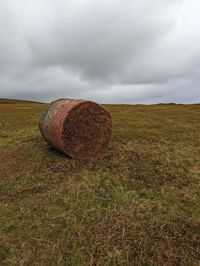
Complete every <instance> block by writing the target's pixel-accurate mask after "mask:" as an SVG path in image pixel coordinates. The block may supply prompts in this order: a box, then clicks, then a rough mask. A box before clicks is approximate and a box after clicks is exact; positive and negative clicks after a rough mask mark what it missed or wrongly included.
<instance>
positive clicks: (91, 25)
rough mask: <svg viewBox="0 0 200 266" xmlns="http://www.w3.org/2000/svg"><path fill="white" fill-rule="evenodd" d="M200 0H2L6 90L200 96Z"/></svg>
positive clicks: (1, 93) (125, 99)
mask: <svg viewBox="0 0 200 266" xmlns="http://www.w3.org/2000/svg"><path fill="white" fill-rule="evenodd" d="M199 14H200V1H199V0H57V1H55V0H0V97H1V98H23V99H33V100H40V101H49V100H52V99H55V98H60V97H68V98H88V99H91V100H95V101H97V102H105V103H109V102H111V103H156V102H183V103H186V102H191V103H192V102H200V15H199Z"/></svg>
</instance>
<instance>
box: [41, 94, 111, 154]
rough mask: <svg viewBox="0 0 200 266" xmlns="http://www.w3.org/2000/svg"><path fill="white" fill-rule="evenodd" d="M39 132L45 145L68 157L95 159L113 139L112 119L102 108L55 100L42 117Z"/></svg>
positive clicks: (65, 100) (96, 105)
mask: <svg viewBox="0 0 200 266" xmlns="http://www.w3.org/2000/svg"><path fill="white" fill-rule="evenodd" d="M39 129H40V132H41V134H42V135H43V137H44V139H45V140H46V141H47V143H48V144H49V145H50V146H51V147H53V148H55V149H57V150H59V151H61V152H63V153H65V154H66V155H68V156H70V157H71V158H85V159H88V158H92V157H97V156H98V155H100V154H102V153H103V152H105V151H106V149H107V147H108V145H109V142H110V140H111V136H112V118H111V115H110V113H109V112H108V111H107V110H106V109H105V108H104V107H102V106H101V105H99V104H97V103H94V102H91V101H86V100H69V99H58V100H56V101H53V102H52V103H51V104H50V106H49V108H48V109H47V110H46V111H44V112H43V113H42V114H41V117H40V121H39Z"/></svg>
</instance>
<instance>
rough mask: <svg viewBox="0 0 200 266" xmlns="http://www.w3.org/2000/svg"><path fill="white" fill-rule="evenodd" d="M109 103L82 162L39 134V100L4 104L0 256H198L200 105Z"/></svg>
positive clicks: (55, 260) (129, 259)
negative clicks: (107, 126) (93, 156)
mask: <svg viewBox="0 0 200 266" xmlns="http://www.w3.org/2000/svg"><path fill="white" fill-rule="evenodd" d="M106 107H107V108H108V109H109V110H110V112H111V113H112V116H113V120H114V134H113V140H112V144H111V145H110V148H109V149H108V151H107V153H106V154H104V155H103V156H102V158H100V159H98V160H93V161H90V162H87V161H74V160H72V159H69V158H67V157H65V156H64V155H62V154H60V153H58V152H56V151H54V150H53V149H51V148H49V147H48V146H47V144H46V143H45V142H44V140H43V139H42V137H41V135H40V133H39V131H38V118H39V115H40V113H41V111H42V110H43V109H44V108H45V105H44V104H34V103H28V102H27V103H23V104H22V103H20V102H18V103H15V104H10V103H8V102H7V103H2V104H0V182H1V185H0V217H1V218H0V230H1V231H0V265H94V266H95V265H146V266H155V265H187V266H188V265H190V266H192V265H199V263H200V122H199V117H200V105H193V106H192V105H190V106H189V105H187V106H185V105H152V106H141V105H135V106H131V105H109V106H106Z"/></svg>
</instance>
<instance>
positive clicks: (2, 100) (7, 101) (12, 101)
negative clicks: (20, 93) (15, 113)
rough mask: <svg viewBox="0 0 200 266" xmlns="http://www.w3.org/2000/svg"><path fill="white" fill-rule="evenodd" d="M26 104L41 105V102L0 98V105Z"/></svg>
mask: <svg viewBox="0 0 200 266" xmlns="http://www.w3.org/2000/svg"><path fill="white" fill-rule="evenodd" d="M16 103H21V104H23V103H24V104H26V103H38V104H41V103H42V102H36V101H30V100H18V99H6V98H0V104H16Z"/></svg>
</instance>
